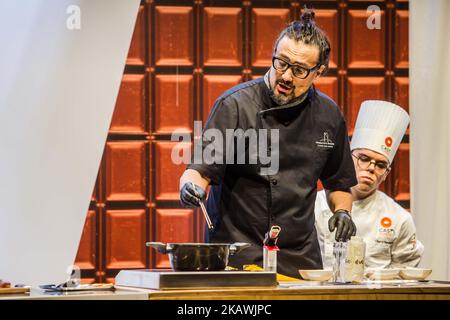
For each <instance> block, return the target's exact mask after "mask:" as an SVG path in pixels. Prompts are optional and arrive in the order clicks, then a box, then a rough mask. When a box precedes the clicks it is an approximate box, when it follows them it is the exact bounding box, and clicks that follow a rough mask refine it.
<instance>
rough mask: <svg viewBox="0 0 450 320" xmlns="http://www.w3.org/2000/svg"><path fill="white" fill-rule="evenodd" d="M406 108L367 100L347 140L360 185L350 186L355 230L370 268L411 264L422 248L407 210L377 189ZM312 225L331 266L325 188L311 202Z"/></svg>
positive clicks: (405, 122)
mask: <svg viewBox="0 0 450 320" xmlns="http://www.w3.org/2000/svg"><path fill="white" fill-rule="evenodd" d="M408 123H409V116H408V113H407V112H406V111H405V110H403V109H402V108H401V107H399V106H397V105H395V104H393V103H390V102H386V101H376V100H371V101H365V102H363V103H362V105H361V109H360V111H359V114H358V119H357V121H356V125H355V130H354V132H353V137H352V140H351V144H350V147H351V150H352V156H353V162H354V164H355V170H356V176H357V179H358V184H357V185H356V186H353V187H352V188H351V192H352V197H353V206H352V219H353V222H354V223H355V225H356V230H357V231H356V235H357V236H359V237H362V238H363V239H364V241H365V243H366V257H365V266H366V267H369V268H397V267H415V266H417V265H418V264H419V261H420V259H421V257H422V254H423V250H424V247H423V245H422V244H421V243H420V242H419V241H418V240H417V239H416V227H415V225H414V221H413V218H412V216H411V214H410V213H409V212H408V211H406V210H405V209H403V208H402V207H401V206H400V205H398V204H397V203H396V202H395V201H394V200H393V199H392V198H390V197H389V196H387V195H386V194H385V193H383V192H382V191H380V190H378V188H379V187H380V185H381V183H383V181H385V179H386V177H387V175H388V174H389V172H390V170H391V165H392V160H393V159H394V156H395V153H396V151H397V149H398V147H399V145H400V142H401V140H402V137H403V135H404V133H405V131H406V128H407V127H408ZM315 216H316V229H317V236H318V240H319V245H320V248H321V253H322V260H323V264H324V268H332V264H333V243H334V241H335V236H334V232H330V230H329V227H328V221H329V219H330V217H331V216H332V212H331V211H330V209H329V207H328V204H327V201H326V195H325V192H324V191H321V192H318V194H317V198H316V203H315Z"/></svg>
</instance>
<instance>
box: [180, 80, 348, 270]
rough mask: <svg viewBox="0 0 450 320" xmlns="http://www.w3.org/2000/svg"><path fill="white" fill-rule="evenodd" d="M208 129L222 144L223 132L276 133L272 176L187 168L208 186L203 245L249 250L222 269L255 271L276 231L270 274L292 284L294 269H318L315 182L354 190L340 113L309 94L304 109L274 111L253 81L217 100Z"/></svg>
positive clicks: (246, 169)
mask: <svg viewBox="0 0 450 320" xmlns="http://www.w3.org/2000/svg"><path fill="white" fill-rule="evenodd" d="M210 128H216V129H218V130H220V131H221V132H222V133H223V136H224V137H225V135H226V133H225V131H226V129H237V128H241V129H243V130H247V129H251V128H253V129H268V130H270V129H279V171H278V173H276V174H273V175H270V176H267V175H261V173H260V169H261V165H260V164H248V162H247V164H236V162H235V164H205V163H201V164H194V163H193V164H190V165H188V168H189V169H194V170H197V171H198V172H199V173H200V174H201V175H202V176H206V177H208V178H210V179H211V190H210V193H209V196H208V201H207V210H208V213H209V215H210V216H211V219H212V220H213V223H214V225H215V230H214V231H212V232H208V231H206V235H205V239H206V241H207V242H215V243H218V242H220V243H233V242H248V243H251V244H252V246H251V247H250V248H247V249H244V250H243V251H241V252H240V253H238V254H236V255H233V256H231V257H230V261H229V265H231V266H234V267H237V268H242V266H243V265H245V264H259V265H262V260H263V249H262V244H263V239H264V234H265V233H266V232H267V231H268V230H269V229H270V226H272V225H279V226H280V227H281V232H280V234H279V238H278V243H277V245H278V247H279V248H280V251H279V252H278V259H277V260H278V270H277V271H278V272H279V273H281V274H285V275H288V276H291V277H298V276H299V274H298V269H321V268H322V259H321V255H320V248H319V244H318V241H317V236H316V230H315V227H314V219H315V218H314V202H315V198H316V193H317V181H318V179H320V180H321V181H322V184H323V186H324V187H325V188H326V189H328V190H331V191H334V190H345V189H348V188H350V187H352V186H354V185H356V183H357V181H356V177H355V169H354V165H353V161H352V158H351V153H350V146H349V142H348V135H347V128H346V123H345V119H344V117H343V115H342V113H341V111H340V109H339V107H338V106H337V105H336V104H335V103H334V102H333V101H332V100H331V99H330V98H329V97H327V96H326V95H324V94H323V93H321V92H320V91H319V90H317V89H315V88H314V87H311V88H310V89H309V91H308V94H307V97H306V99H305V100H304V101H303V102H301V103H299V104H297V105H295V104H294V105H291V106H288V107H287V108H286V107H285V108H283V106H277V105H276V104H275V103H274V102H273V101H272V99H271V98H270V95H269V89H268V88H267V86H266V84H265V82H264V79H263V78H259V79H256V80H253V81H249V82H245V83H242V84H240V85H237V86H235V87H233V88H232V89H230V90H228V91H226V92H225V93H224V94H223V95H222V96H221V97H219V98H218V99H217V101H216V103H215V105H214V107H213V109H212V111H211V113H210V114H209V117H208V120H207V122H206V124H205V128H204V129H210ZM269 136H270V134H269ZM208 141H209V142H211V141H213V140H212V139H211V140H208V139H205V138H203V148H205V147H206V145H207V143H208ZM247 147H248V145H247ZM236 149H237V148H234V150H235V152H236Z"/></svg>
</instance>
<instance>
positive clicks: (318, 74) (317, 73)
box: [315, 65, 325, 79]
mask: <svg viewBox="0 0 450 320" xmlns="http://www.w3.org/2000/svg"><path fill="white" fill-rule="evenodd" d="M324 72H325V66H324V65H321V66H320V67H319V70H317V72H316V77H315V78H316V79H317V78H319V77H320V76H321V75H322V74H323V73H324Z"/></svg>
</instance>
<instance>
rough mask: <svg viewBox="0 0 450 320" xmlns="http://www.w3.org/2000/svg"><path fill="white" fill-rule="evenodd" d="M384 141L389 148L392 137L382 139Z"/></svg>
mask: <svg viewBox="0 0 450 320" xmlns="http://www.w3.org/2000/svg"><path fill="white" fill-rule="evenodd" d="M384 143H385V144H386V146H387V147H389V148H390V147H391V146H392V138H391V137H386V139H384Z"/></svg>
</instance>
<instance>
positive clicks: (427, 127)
mask: <svg viewBox="0 0 450 320" xmlns="http://www.w3.org/2000/svg"><path fill="white" fill-rule="evenodd" d="M409 8H410V20H409V26H410V28H409V29H410V34H409V44H410V45H409V50H410V51H409V52H410V69H409V77H410V94H409V97H410V114H411V140H410V147H411V153H410V157H411V159H410V163H411V166H410V169H411V192H412V203H411V209H412V213H413V215H414V219H415V221H416V226H417V231H418V233H417V235H418V239H420V240H421V241H422V242H423V243H424V245H425V254H424V257H423V260H422V262H421V265H422V266H424V267H431V268H432V269H433V275H432V278H434V279H447V280H448V279H450V237H449V234H450V170H449V166H450V129H449V126H450V58H449V54H450V35H449V31H450V1H448V0H432V1H429V0H426V1H425V0H410V2H409Z"/></svg>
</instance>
